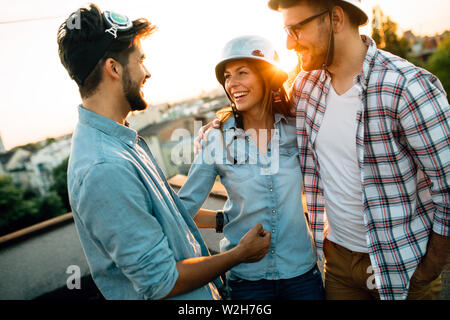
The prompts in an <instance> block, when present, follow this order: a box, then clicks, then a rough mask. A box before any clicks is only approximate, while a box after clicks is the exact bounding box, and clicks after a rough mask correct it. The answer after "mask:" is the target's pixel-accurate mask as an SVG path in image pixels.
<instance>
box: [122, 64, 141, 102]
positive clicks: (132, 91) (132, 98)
mask: <svg viewBox="0 0 450 320" xmlns="http://www.w3.org/2000/svg"><path fill="white" fill-rule="evenodd" d="M144 82H145V80H144ZM122 86H123V93H124V95H125V99H127V101H128V103H129V104H130V108H131V111H141V110H145V109H146V108H147V101H145V100H144V98H143V97H142V95H141V83H140V82H138V83H133V81H132V80H131V77H130V74H129V72H128V70H126V71H125V72H124V73H123V80H122Z"/></svg>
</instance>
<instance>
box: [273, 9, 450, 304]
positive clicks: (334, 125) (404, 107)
mask: <svg viewBox="0 0 450 320" xmlns="http://www.w3.org/2000/svg"><path fill="white" fill-rule="evenodd" d="M359 2H360V1H357V0H355V1H344V0H342V1H341V0H331V1H327V0H315V1H313V0H309V1H308V0H270V1H269V7H270V8H272V9H274V10H278V11H280V12H281V13H282V15H283V20H284V24H285V30H286V32H287V34H288V36H287V47H288V49H294V50H295V51H297V52H298V53H299V54H300V55H301V57H302V68H303V70H304V71H302V72H300V74H299V75H298V76H297V78H296V80H295V82H294V85H293V88H292V92H291V98H292V101H293V103H294V105H295V107H296V116H297V134H298V145H299V155H300V164H301V167H302V172H303V175H304V190H305V195H306V201H307V206H308V213H309V217H310V222H311V228H312V231H313V235H314V239H315V243H316V246H317V248H318V251H319V253H321V252H322V249H323V251H324V253H325V260H326V261H325V289H326V292H327V298H328V299H371V298H375V299H378V298H381V299H405V298H409V299H424V298H425V299H427V298H430V295H429V294H430V287H431V286H430V283H431V281H432V280H434V279H435V278H437V277H438V276H439V275H440V273H441V272H442V270H443V267H444V266H445V264H446V263H448V262H449V256H450V255H449V250H450V241H449V239H450V238H449V235H450V220H449V212H450V209H449V198H450V195H449V194H450V193H449V162H450V149H449V104H448V100H447V98H446V93H445V91H444V89H443V88H442V85H441V83H440V82H439V80H438V79H437V78H436V77H435V76H433V75H432V74H430V73H429V72H427V71H425V70H423V69H421V68H418V67H416V66H414V65H412V64H411V63H409V62H408V61H406V60H403V59H401V58H399V57H396V56H394V55H392V54H390V53H388V52H385V51H382V50H379V49H377V48H376V45H375V43H374V42H373V40H372V39H370V38H369V37H366V36H360V35H359V30H358V27H359V26H360V25H363V24H365V23H367V20H368V19H367V15H366V14H365V13H364V12H363V11H362V10H361V9H360V8H359ZM372 272H373V273H372ZM373 280H374V281H373Z"/></svg>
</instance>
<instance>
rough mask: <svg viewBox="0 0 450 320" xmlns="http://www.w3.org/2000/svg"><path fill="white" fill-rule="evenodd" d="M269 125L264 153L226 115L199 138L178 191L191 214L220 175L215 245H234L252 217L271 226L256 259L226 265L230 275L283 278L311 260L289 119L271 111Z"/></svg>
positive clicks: (302, 270) (313, 255)
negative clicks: (223, 197)
mask: <svg viewBox="0 0 450 320" xmlns="http://www.w3.org/2000/svg"><path fill="white" fill-rule="evenodd" d="M274 128H275V130H274V133H273V135H272V139H271V141H270V142H269V144H268V151H267V154H266V155H263V154H260V153H259V152H258V148H257V146H256V144H255V143H254V142H253V140H252V139H251V138H250V137H249V135H248V133H245V132H244V131H243V130H242V129H237V128H236V126H235V119H234V118H233V117H230V118H229V120H227V122H226V123H224V124H223V127H222V130H219V129H213V130H211V131H210V132H209V133H208V138H207V143H206V144H205V143H203V148H202V150H201V151H200V152H199V154H198V155H197V156H196V158H195V160H194V163H193V164H192V166H191V168H190V171H189V176H188V179H187V181H186V183H185V184H184V185H183V187H182V188H181V190H180V191H179V193H178V195H179V197H180V199H181V200H182V201H183V203H184V205H185V207H186V209H187V210H188V211H189V212H190V214H191V215H192V216H195V214H196V213H197V211H198V210H199V209H200V207H201V206H202V204H203V202H204V201H205V199H206V197H207V196H208V194H209V193H210V191H211V188H212V186H213V184H214V181H215V179H216V177H217V176H220V179H221V182H222V184H223V185H224V186H225V188H226V190H227V194H228V199H227V201H226V203H225V206H224V212H225V221H226V224H225V227H224V231H223V232H224V238H223V239H222V240H221V242H220V250H221V251H225V250H229V249H231V248H233V247H235V246H236V245H237V244H238V243H239V240H240V239H241V237H242V236H243V235H244V234H245V233H246V232H247V231H248V230H249V229H250V228H251V227H253V226H255V225H256V224H257V223H261V224H262V225H263V227H264V229H266V230H269V231H270V232H271V243H270V249H269V253H268V254H267V255H266V256H265V257H264V258H263V259H262V260H261V261H259V262H256V263H243V264H240V265H238V266H236V267H234V268H232V269H231V272H230V275H229V276H230V278H231V279H235V278H241V279H247V280H259V279H271V280H278V279H288V278H292V277H295V276H298V275H301V274H303V273H305V272H307V271H309V270H310V269H311V268H312V267H313V266H314V265H315V264H316V253H315V249H314V244H313V243H312V237H311V231H310V229H309V227H308V225H307V223H306V219H305V215H304V213H303V206H302V199H301V189H302V174H301V171H300V165H299V160H298V149H297V142H296V135H295V130H296V129H295V119H294V118H286V117H284V116H283V115H280V114H275V123H274Z"/></svg>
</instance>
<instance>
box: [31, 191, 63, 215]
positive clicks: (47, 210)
mask: <svg viewBox="0 0 450 320" xmlns="http://www.w3.org/2000/svg"><path fill="white" fill-rule="evenodd" d="M37 206H38V211H39V220H40V221H44V220H48V219H51V218H54V217H57V216H59V215H61V214H64V213H66V210H65V209H64V205H63V202H62V200H61V198H60V197H59V195H57V194H56V193H53V192H51V193H49V194H47V195H45V196H43V197H41V198H40V199H39V200H38V201H37Z"/></svg>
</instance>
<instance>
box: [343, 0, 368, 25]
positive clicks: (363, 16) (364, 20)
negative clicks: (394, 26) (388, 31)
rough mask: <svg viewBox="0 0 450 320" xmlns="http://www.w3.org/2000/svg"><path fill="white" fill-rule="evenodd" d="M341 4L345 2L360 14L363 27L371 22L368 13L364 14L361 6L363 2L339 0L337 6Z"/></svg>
mask: <svg viewBox="0 0 450 320" xmlns="http://www.w3.org/2000/svg"><path fill="white" fill-rule="evenodd" d="M339 2H345V3H347V4H349V5H351V6H353V7H354V8H355V9H356V11H357V12H358V14H359V15H360V17H361V20H360V21H361V25H364V24H366V23H367V22H368V21H369V17H368V16H367V13H365V12H364V10H363V9H362V5H361V0H338V1H337V3H336V4H339Z"/></svg>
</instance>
